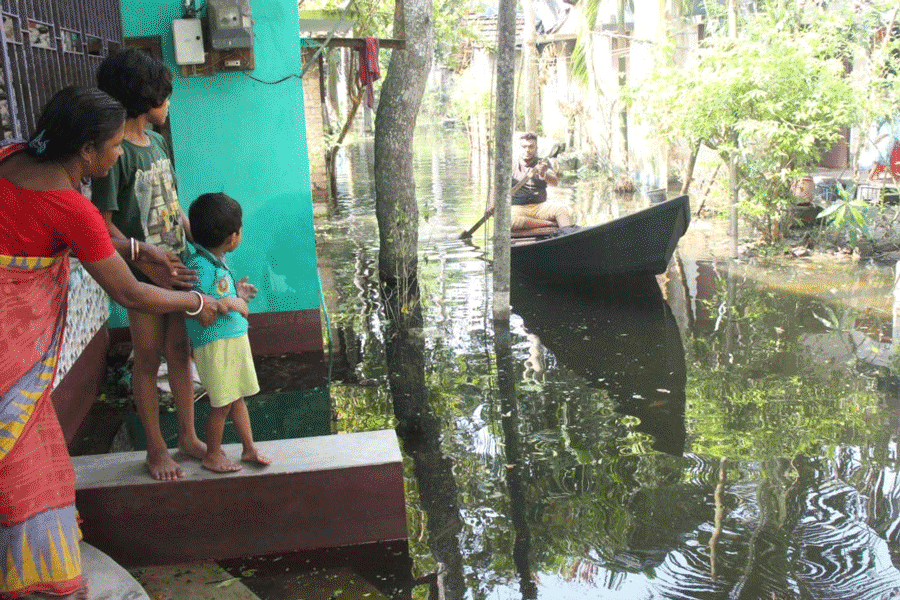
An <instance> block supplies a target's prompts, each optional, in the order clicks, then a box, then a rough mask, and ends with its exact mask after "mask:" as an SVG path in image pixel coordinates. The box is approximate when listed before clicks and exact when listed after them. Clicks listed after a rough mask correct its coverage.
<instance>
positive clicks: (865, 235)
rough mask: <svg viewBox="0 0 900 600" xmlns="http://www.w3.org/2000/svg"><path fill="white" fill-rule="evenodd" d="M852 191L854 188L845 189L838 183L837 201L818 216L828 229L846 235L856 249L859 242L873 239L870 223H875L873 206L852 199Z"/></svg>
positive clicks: (863, 201)
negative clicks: (826, 224)
mask: <svg viewBox="0 0 900 600" xmlns="http://www.w3.org/2000/svg"><path fill="white" fill-rule="evenodd" d="M848 188H849V189H848ZM854 191H855V186H852V185H851V186H848V187H847V188H845V187H844V186H843V185H841V184H840V183H838V184H837V200H835V201H834V202H833V203H832V205H831V206H829V207H828V208H826V209H825V210H823V211H822V212H821V213H820V214H819V217H820V218H822V219H825V221H826V223H828V226H829V227H832V228H834V229H837V230H840V231H843V232H845V233H846V234H847V239H848V241H849V242H850V246H851V247H852V248H856V247H857V246H858V245H859V242H860V241H862V240H871V239H872V238H873V237H874V233H873V231H872V223H874V221H875V217H874V215H873V213H874V212H875V209H874V208H873V206H872V205H871V204H869V203H868V202H866V201H865V200H859V199H856V198H854V196H855V193H854Z"/></svg>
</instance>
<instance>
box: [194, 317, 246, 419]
mask: <svg viewBox="0 0 900 600" xmlns="http://www.w3.org/2000/svg"><path fill="white" fill-rule="evenodd" d="M194 364H196V365H197V374H198V375H200V382H201V383H202V384H203V386H204V387H205V388H206V391H207V392H208V393H209V403H210V404H212V405H213V406H215V407H217V408H218V407H222V406H228V405H229V404H231V403H232V402H234V401H235V400H237V399H238V398H245V397H247V396H252V395H253V394H256V393H258V392H259V381H257V379H256V368H255V367H254V366H253V354H252V353H251V352H250V339H249V338H248V337H247V335H246V334H244V335H241V336H238V337H233V338H223V339H220V340H215V341H214V342H210V343H208V344H205V345H203V346H200V347H199V348H194Z"/></svg>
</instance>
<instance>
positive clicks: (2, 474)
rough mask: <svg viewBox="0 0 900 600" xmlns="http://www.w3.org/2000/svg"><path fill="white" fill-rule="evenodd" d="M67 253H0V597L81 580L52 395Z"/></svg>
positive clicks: (68, 464)
mask: <svg viewBox="0 0 900 600" xmlns="http://www.w3.org/2000/svg"><path fill="white" fill-rule="evenodd" d="M68 281H69V260H68V252H65V253H63V254H61V255H58V256H55V257H49V258H26V257H10V256H0V394H2V395H0V596H2V597H4V598H6V597H9V598H17V597H19V596H23V595H25V594H27V593H30V592H44V593H49V594H60V595H64V594H69V593H72V592H74V591H76V590H77V589H78V588H80V587H81V585H82V580H81V553H80V550H79V547H78V542H79V540H80V538H81V532H80V529H79V527H78V517H77V514H76V512H75V474H74V471H73V470H72V461H71V459H70V458H69V453H68V450H67V448H66V441H65V438H64V437H63V434H62V429H61V428H60V425H59V421H58V419H57V417H56V411H55V410H54V408H53V404H52V402H51V400H50V392H51V389H52V382H53V378H54V375H55V374H56V364H57V359H58V356H59V351H60V346H61V345H62V334H63V329H64V328H65V320H66V319H65V315H66V293H67V290H68Z"/></svg>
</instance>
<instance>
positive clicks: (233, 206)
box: [188, 192, 243, 249]
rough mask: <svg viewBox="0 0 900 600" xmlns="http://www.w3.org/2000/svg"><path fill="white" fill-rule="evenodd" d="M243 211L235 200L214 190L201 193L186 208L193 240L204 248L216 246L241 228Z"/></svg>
mask: <svg viewBox="0 0 900 600" xmlns="http://www.w3.org/2000/svg"><path fill="white" fill-rule="evenodd" d="M242 217H243V211H241V205H240V204H238V203H237V200H235V199H234V198H232V197H231V196H228V195H227V194H223V193H222V192H215V193H210V194H201V195H200V196H198V197H197V199H196V200H194V202H193V203H192V204H191V207H190V209H188V220H189V221H190V222H191V233H192V234H193V236H194V241H195V242H197V243H198V244H200V245H201V246H203V247H204V248H206V249H210V248H216V247H218V246H221V245H222V243H223V242H224V241H225V240H226V239H228V236H229V235H231V234H232V233H237V232H239V231H240V230H241V221H242Z"/></svg>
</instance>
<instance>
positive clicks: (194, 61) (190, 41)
mask: <svg viewBox="0 0 900 600" xmlns="http://www.w3.org/2000/svg"><path fill="white" fill-rule="evenodd" d="M172 37H173V39H174V40H175V62H176V63H178V64H179V65H202V64H203V63H204V62H206V53H205V52H204V51H203V29H202V28H201V27H200V19H175V20H174V21H172Z"/></svg>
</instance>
